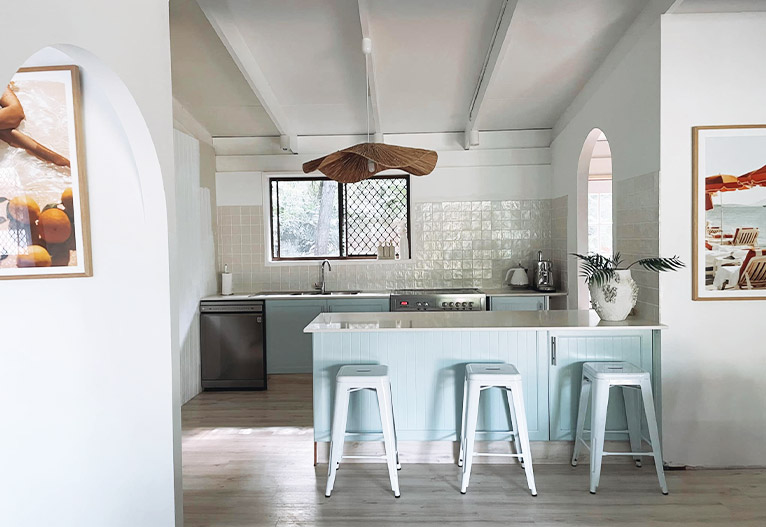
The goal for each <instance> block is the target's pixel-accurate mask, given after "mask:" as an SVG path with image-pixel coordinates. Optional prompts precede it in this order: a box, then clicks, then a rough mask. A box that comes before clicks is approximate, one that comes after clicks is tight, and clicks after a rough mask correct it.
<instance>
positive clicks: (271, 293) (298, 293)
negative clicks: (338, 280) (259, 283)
mask: <svg viewBox="0 0 766 527" xmlns="http://www.w3.org/2000/svg"><path fill="white" fill-rule="evenodd" d="M359 293H361V291H326V292H325V293H322V292H320V291H261V292H260V293H256V294H255V295H250V296H338V295H358V294H359Z"/></svg>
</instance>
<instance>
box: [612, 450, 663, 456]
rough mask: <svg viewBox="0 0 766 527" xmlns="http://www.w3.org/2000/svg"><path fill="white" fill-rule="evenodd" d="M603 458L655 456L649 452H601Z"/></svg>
mask: <svg viewBox="0 0 766 527" xmlns="http://www.w3.org/2000/svg"><path fill="white" fill-rule="evenodd" d="M601 454H602V455H604V456H656V454H655V453H654V452H652V451H649V452H602V453H601Z"/></svg>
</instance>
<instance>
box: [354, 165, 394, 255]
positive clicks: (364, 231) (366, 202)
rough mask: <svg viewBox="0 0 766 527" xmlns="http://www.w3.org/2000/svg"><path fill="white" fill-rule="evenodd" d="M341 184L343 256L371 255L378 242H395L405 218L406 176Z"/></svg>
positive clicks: (375, 251) (373, 253) (374, 253)
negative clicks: (342, 197)
mask: <svg viewBox="0 0 766 527" xmlns="http://www.w3.org/2000/svg"><path fill="white" fill-rule="evenodd" d="M344 186H345V192H344V198H345V199H344V209H345V213H346V214H345V215H346V218H345V219H346V221H345V227H346V228H345V241H346V243H345V245H346V254H347V256H350V257H360V256H375V255H376V254H377V249H378V245H381V244H384V243H388V242H393V243H394V244H395V245H397V244H398V243H399V227H400V225H401V224H402V223H403V222H404V223H406V222H407V221H408V218H409V210H408V209H409V207H408V204H409V203H408V202H409V199H408V194H409V188H408V187H409V180H408V178H404V177H395V178H375V179H365V180H364V181H360V182H359V183H353V184H348V185H344Z"/></svg>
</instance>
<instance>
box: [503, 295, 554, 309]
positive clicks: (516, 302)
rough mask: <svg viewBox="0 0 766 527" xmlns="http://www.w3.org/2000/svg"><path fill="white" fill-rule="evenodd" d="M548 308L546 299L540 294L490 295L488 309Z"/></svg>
mask: <svg viewBox="0 0 766 527" xmlns="http://www.w3.org/2000/svg"><path fill="white" fill-rule="evenodd" d="M546 309H548V299H547V298H546V297H545V296H544V295H540V296H491V297H489V310H490V311H544V310H546Z"/></svg>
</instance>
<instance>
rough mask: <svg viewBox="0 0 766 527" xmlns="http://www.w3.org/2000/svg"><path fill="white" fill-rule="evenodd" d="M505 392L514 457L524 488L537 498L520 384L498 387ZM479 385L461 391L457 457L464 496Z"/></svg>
mask: <svg viewBox="0 0 766 527" xmlns="http://www.w3.org/2000/svg"><path fill="white" fill-rule="evenodd" d="M498 387H499V388H501V389H503V390H505V391H506V395H507V398H508V406H509V410H510V413H511V426H512V427H513V430H512V432H513V436H514V443H516V444H515V446H514V448H515V450H516V454H517V455H518V459H519V462H520V463H521V464H522V467H523V468H524V471H525V472H526V476H527V485H528V486H529V490H530V492H531V493H532V495H533V496H537V488H536V486H535V475H534V471H533V469H532V457H531V448H530V445H529V429H528V428H527V415H526V410H525V409H524V397H523V394H522V388H521V383H516V384H512V385H508V386H502V385H500V386H498ZM481 389H482V387H481V385H480V384H478V383H476V382H470V381H469V382H467V383H466V390H465V392H464V399H465V400H466V402H465V403H464V404H463V415H464V416H465V417H464V418H463V427H462V430H463V432H462V433H463V438H462V440H461V442H460V454H459V459H458V463H460V462H461V461H462V466H463V472H462V477H461V484H460V492H461V493H463V494H465V493H466V491H467V490H468V484H469V483H470V479H471V469H472V468H473V456H474V446H475V442H476V441H475V440H476V422H477V421H478V417H479V399H480V398H481Z"/></svg>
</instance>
